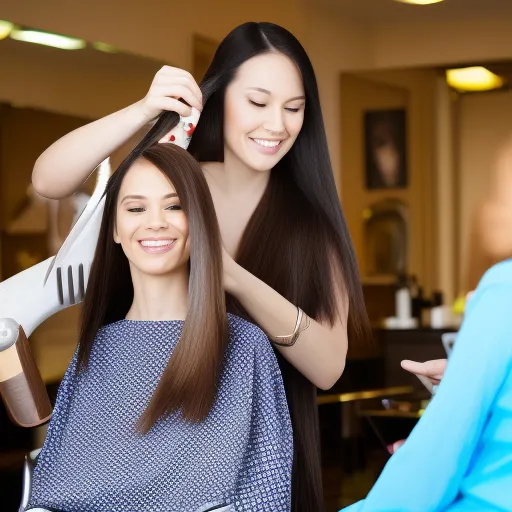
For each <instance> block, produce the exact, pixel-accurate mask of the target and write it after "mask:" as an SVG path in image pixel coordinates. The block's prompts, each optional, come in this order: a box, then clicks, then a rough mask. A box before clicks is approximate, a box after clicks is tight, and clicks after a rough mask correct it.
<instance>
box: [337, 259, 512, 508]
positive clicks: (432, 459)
mask: <svg viewBox="0 0 512 512" xmlns="http://www.w3.org/2000/svg"><path fill="white" fill-rule="evenodd" d="M344 510H345V512H373V511H379V512H391V511H392V512H406V511H407V512H430V511H432V512H433V511H441V510H443V511H444V510H448V511H450V512H470V511H478V512H491V511H492V512H497V511H511V510H512V260H507V261H505V262H503V263H500V264H498V265H495V266H494V267H492V268H491V269H490V270H488V271H487V273H486V274H485V275H484V277H483V278H482V280H481V281H480V284H479V285H478V288H477V289H476V291H475V293H474V295H473V296H472V298H471V299H470V301H469V302H468V305H467V308H466V313H465V318H464V322H463V325H462V327H461V330H460V331H459V334H458V336H457V340H456V342H455V346H454V350H453V352H452V354H451V356H450V361H449V365H448V368H447V370H446V373H445V376H444V378H443V380H442V382H441V384H440V386H439V389H438V391H437V393H436V395H435V397H434V398H433V400H432V402H431V403H430V405H429V406H428V408H427V410H426V411H425V413H424V415H423V417H422V418H421V419H420V421H419V422H418V424H417V426H416V427H415V428H414V430H413V431H412V433H411V435H410V437H409V438H408V439H407V441H406V443H405V444H404V445H403V446H402V447H401V448H399V449H398V451H397V452H396V454H394V455H393V456H392V457H391V459H390V460H389V462H388V463H387V465H386V467H385V468H384V470H383V472H382V474H381V476H380V478H379V479H378V481H377V482H376V484H375V486H374V487H373V489H372V490H371V491H370V493H369V494H368V497H367V498H366V499H365V500H363V501H360V502H358V503H356V504H354V505H352V506H350V507H347V508H346V509H344Z"/></svg>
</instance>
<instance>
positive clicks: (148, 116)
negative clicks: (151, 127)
mask: <svg viewBox="0 0 512 512" xmlns="http://www.w3.org/2000/svg"><path fill="white" fill-rule="evenodd" d="M127 110H128V111H129V112H130V116H131V117H132V119H133V120H134V122H135V123H136V125H137V129H140V128H142V127H143V126H145V125H147V124H148V123H150V122H151V121H153V120H154V119H155V117H157V116H155V115H153V114H152V113H151V112H148V111H147V109H146V107H145V105H144V100H139V101H137V102H135V103H133V104H132V105H130V106H129V107H128V108H127Z"/></svg>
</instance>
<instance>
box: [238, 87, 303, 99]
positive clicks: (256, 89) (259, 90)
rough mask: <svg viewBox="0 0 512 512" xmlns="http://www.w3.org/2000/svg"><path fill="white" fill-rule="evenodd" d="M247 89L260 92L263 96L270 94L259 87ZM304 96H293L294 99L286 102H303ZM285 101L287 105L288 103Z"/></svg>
mask: <svg viewBox="0 0 512 512" xmlns="http://www.w3.org/2000/svg"><path fill="white" fill-rule="evenodd" d="M248 89H251V90H252V91H258V92H262V93H263V94H269V95H270V94H272V93H271V92H270V91H267V89H262V88H261V87H248ZM305 99H306V96H295V98H290V99H289V100H288V101H294V100H305ZM288 101H287V103H288Z"/></svg>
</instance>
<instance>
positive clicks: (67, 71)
mask: <svg viewBox="0 0 512 512" xmlns="http://www.w3.org/2000/svg"><path fill="white" fill-rule="evenodd" d="M0 62H1V66H2V68H1V73H2V76H3V77H7V79H3V80H0V102H2V101H3V102H6V103H10V104H12V105H15V106H18V107H31V108H36V109H43V110H47V111H50V112H56V113H61V114H66V115H72V116H78V117H82V118H84V119H96V118H98V117H102V116H104V115H107V114H109V113H111V112H113V111H115V110H119V109H121V108H123V107H125V106H127V105H129V104H130V103H133V102H135V101H137V100H139V99H140V98H142V97H143V96H144V94H145V93H146V91H147V89H148V88H149V84H150V83H151V80H152V78H153V76H154V74H155V73H156V71H157V70H158V69H159V68H160V63H159V62H154V61H151V60H148V59H146V58H139V57H132V56H127V55H119V54H115V55H114V54H106V53H102V52H98V51H93V50H87V52H86V53H85V52H64V51H62V50H58V49H54V48H46V47H43V46H39V45H32V44H30V45H29V44H26V43H16V42H14V41H10V40H6V41H2V42H1V43H0Z"/></svg>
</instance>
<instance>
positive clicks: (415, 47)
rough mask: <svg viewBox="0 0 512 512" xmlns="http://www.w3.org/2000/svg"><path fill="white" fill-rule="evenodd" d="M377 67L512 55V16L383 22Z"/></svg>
mask: <svg viewBox="0 0 512 512" xmlns="http://www.w3.org/2000/svg"><path fill="white" fill-rule="evenodd" d="M373 42H374V47H373V48H374V65H375V67H376V68H394V67H417V66H436V65H439V64H458V63H465V62H475V61H478V60H482V61H485V60H487V61H489V60H499V59H510V48H511V46H512V20H510V19H495V20H493V19H478V20H457V21H442V22H436V23H431V22H424V23H413V24H410V23H407V24H406V23H400V24H384V25H380V26H378V27H376V30H375V32H374V39H373Z"/></svg>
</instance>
